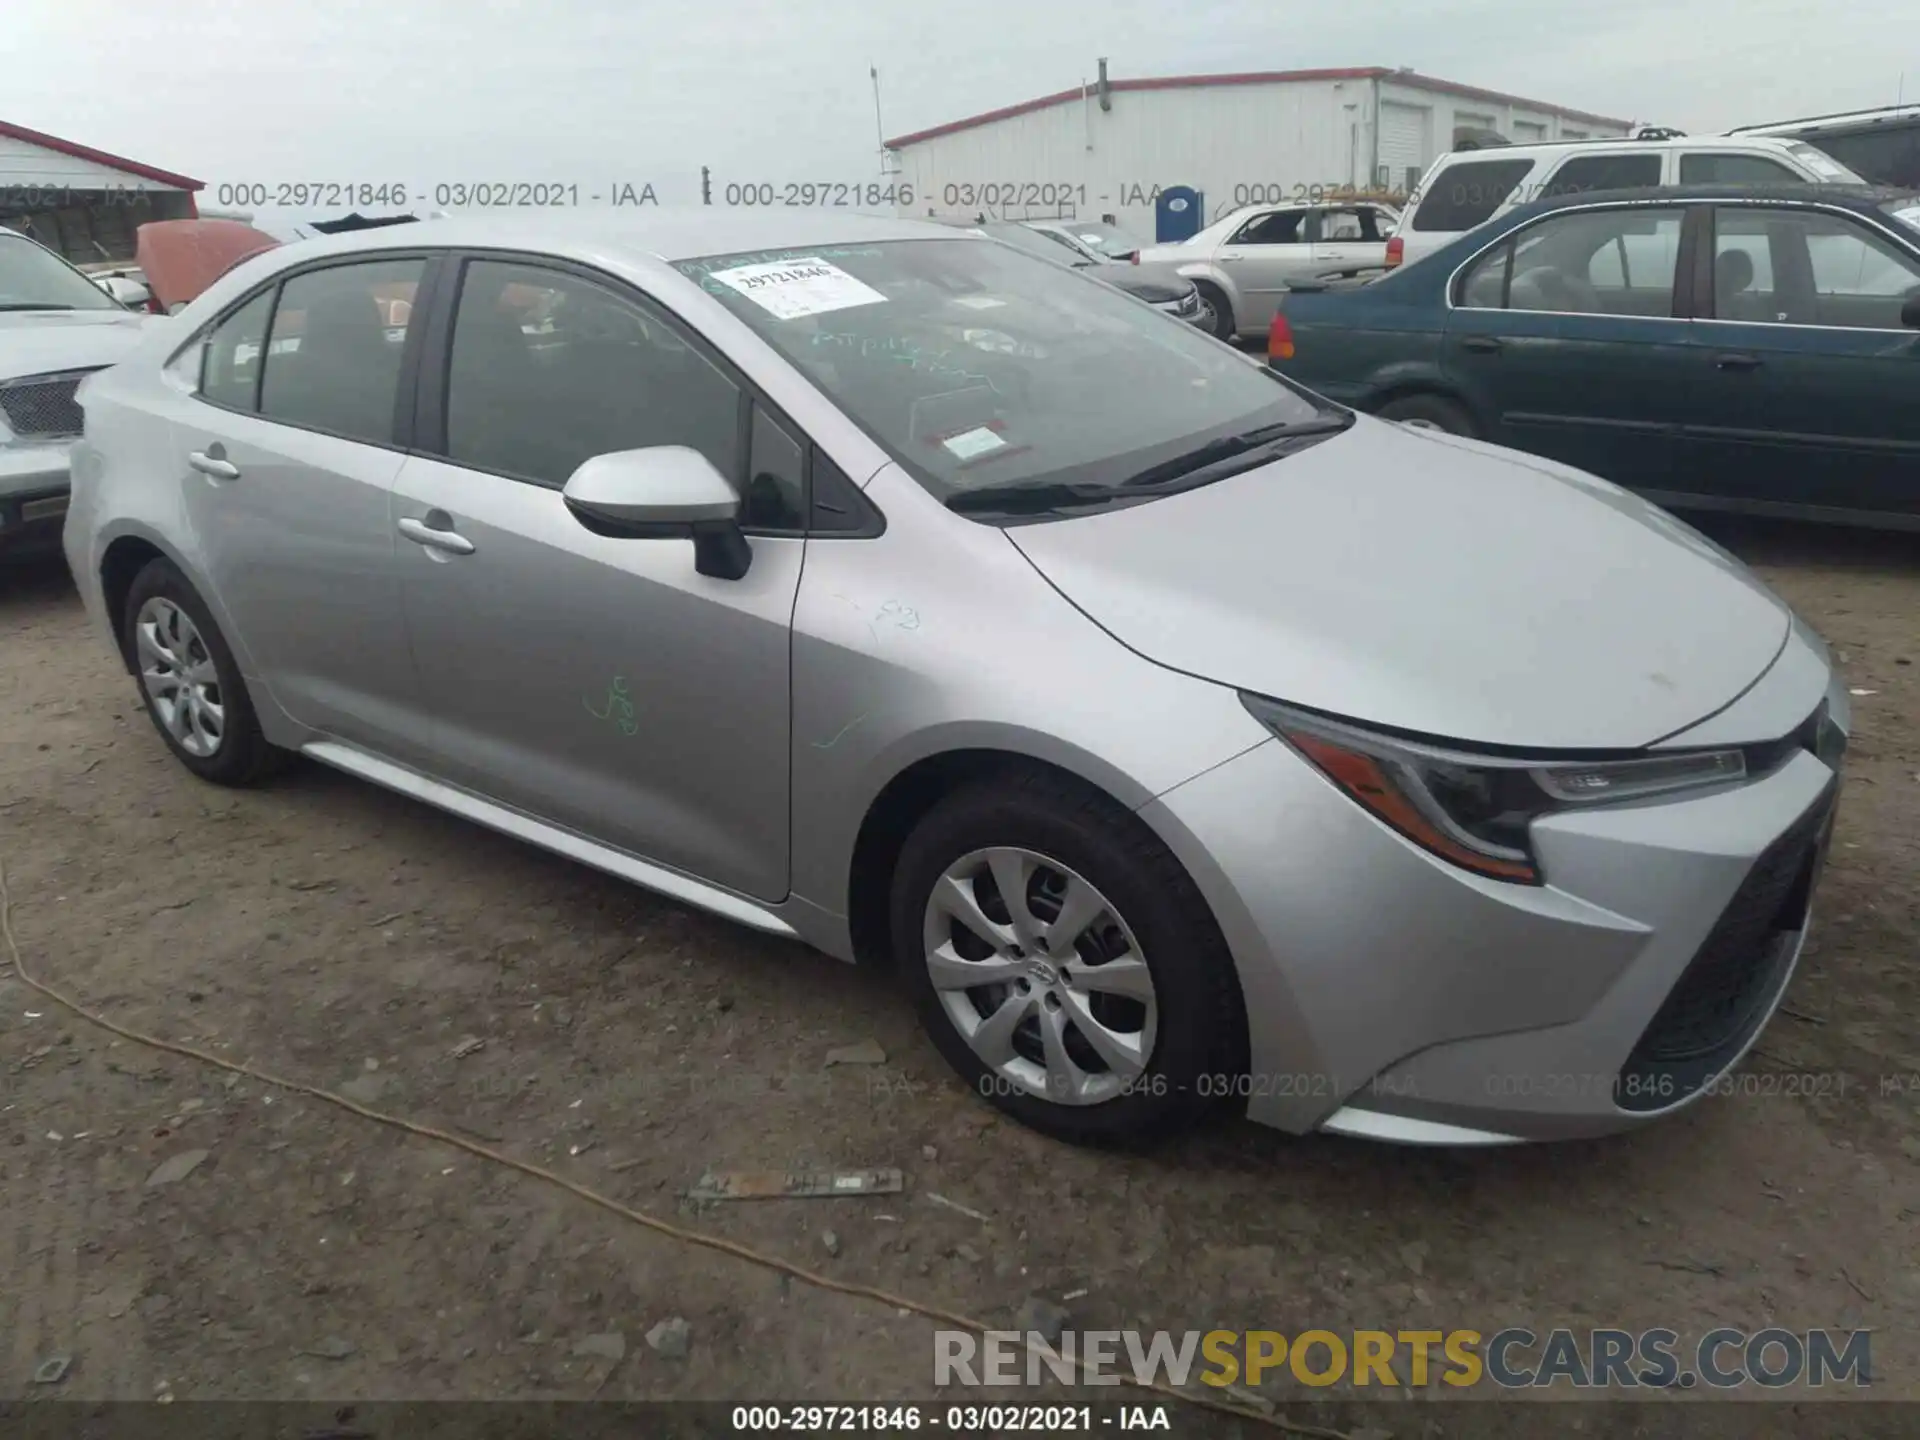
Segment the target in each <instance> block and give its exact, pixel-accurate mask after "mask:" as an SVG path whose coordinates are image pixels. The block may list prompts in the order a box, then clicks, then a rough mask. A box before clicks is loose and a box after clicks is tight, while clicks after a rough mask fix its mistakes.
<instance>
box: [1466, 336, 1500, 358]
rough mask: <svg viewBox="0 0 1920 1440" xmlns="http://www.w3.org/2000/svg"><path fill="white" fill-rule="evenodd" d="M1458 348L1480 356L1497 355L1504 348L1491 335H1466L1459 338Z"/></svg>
mask: <svg viewBox="0 0 1920 1440" xmlns="http://www.w3.org/2000/svg"><path fill="white" fill-rule="evenodd" d="M1460 348H1461V349H1462V350H1473V351H1476V352H1478V353H1479V354H1482V355H1498V354H1499V353H1500V352H1501V351H1502V350H1503V349H1505V348H1506V347H1505V345H1503V344H1502V343H1501V341H1500V340H1498V339H1497V338H1495V337H1494V336H1492V335H1467V336H1463V337H1462V338H1461V341H1460Z"/></svg>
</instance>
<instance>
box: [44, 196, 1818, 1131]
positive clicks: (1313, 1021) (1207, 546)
mask: <svg viewBox="0 0 1920 1440" xmlns="http://www.w3.org/2000/svg"><path fill="white" fill-rule="evenodd" d="M81 402H82V404H83V405H84V407H85V412H86V433H85V437H84V439H83V441H82V443H81V444H80V445H79V447H78V448H77V450H76V452H75V461H74V497H73V505H72V509H71V511H70V514H69V516H68V520H67V523H66V531H65V538H66V548H67V555H68V558H69V560H70V562H71V565H72V568H73V572H74V574H75V575H76V576H77V577H78V579H79V583H80V587H81V590H82V593H83V594H84V596H85V600H86V604H87V607H88V609H89V611H90V612H91V615H92V617H93V619H94V620H95V621H96V622H97V623H98V625H99V627H100V630H101V632H102V633H103V634H104V635H105V636H106V637H108V639H109V640H110V642H111V644H112V645H113V646H114V649H115V653H116V654H117V655H118V656H119V657H120V659H121V660H122V661H123V662H124V664H125V665H126V667H127V669H128V671H129V672H130V674H131V676H132V677H133V682H134V683H135V684H136V685H137V686H138V687H139V691H140V694H141V696H142V698H143V700H144V702H145V704H146V707H147V709H148V711H149V713H150V714H151V716H152V719H153V722H154V725H155V727H156V730H157V732H158V734H159V737H160V739H161V740H162V741H164V743H165V744H166V746H167V747H168V748H169V749H170V750H171V751H172V753H173V754H174V756H175V757H176V758H177V759H178V760H179V762H180V763H181V764H182V765H183V766H185V767H186V768H187V769H188V770H190V771H191V772H192V773H193V774H194V775H196V776H199V777H201V778H202V779H204V780H207V781H211V782H214V783H219V784H230V785H231V784H248V783H253V782H256V781H260V780H262V779H263V778H265V777H266V776H268V775H270V774H271V773H272V772H273V771H274V770H275V769H276V768H278V767H279V766H281V765H282V764H284V763H286V762H287V761H288V760H289V759H291V758H292V757H294V756H305V757H307V758H308V759H311V760H316V761H320V762H322V763H324V764H327V765H331V766H336V767H338V768H340V769H341V770H344V771H347V772H349V773H351V774H354V775H357V776H361V777H363V778H365V779H367V780H369V781H372V782H374V783H376V784H380V785H384V786H388V787H391V788H393V789H395V790H398V791H401V792H402V793H404V794H407V795H410V796H413V797H416V798H418V799H420V800H423V801H425V802H427V803H429V804H432V805H437V806H440V807H443V808H444V809H446V810H449V811H452V812H454V813H456V814H459V815H462V816H466V817H468V818H470V819H472V820H475V821H477V822H479V823H481V824H485V825H490V826H493V827H495V828H497V829H499V830H502V831H505V832H508V833H510V834H512V835H516V836H519V837H522V838H524V839H526V840H528V841H530V842H532V843H534V844H538V845H543V846H546V847H548V848H549V849H552V850H555V851H558V852H559V853H561V854H563V855H567V856H571V857H573V858H575V859H577V860H580V861H582V862H584V863H586V864H590V865H595V866H598V867H600V868H602V869H604V870H607V871H610V872H612V873H613V874H615V875H619V876H623V877H625V878H627V879H628V880H631V881H633V882H634V883H636V884H639V885H643V886H647V887H651V888H652V889H654V890H657V891H659V892H662V893H664V894H666V895H668V896H672V897H674V898H676V899H678V900H680V901H683V902H685V903H687V904H690V905H694V906H700V907H704V908H705V909H708V910H711V911H714V912H716V913H718V914H721V915H724V916H727V917H730V918H732V919H734V920H736V921H738V922H740V923H742V924H744V925H749V926H753V927H755V928H757V929H759V930H762V931H766V932H770V933H772V934H775V935H779V936H786V937H791V938H793V939H795V940H798V941H803V942H805V943H807V944H810V945H812V946H815V947H818V948H819V949H821V950H824V951H826V952H828V953H829V954H832V955H834V956H838V957H840V958H842V959H846V960H855V959H859V960H866V961H870V962H872V963H875V964H879V965H882V966H885V967H888V968H890V969H893V970H896V971H897V972H898V973H899V974H900V975H901V977H902V979H903V981H904V983H905V985H906V987H907V989H908V990H909V991H910V992H911V994H912V996H913V997H914V999H915V1001H916V1003H917V1005H918V1007H919V1011H920V1014H921V1016H922V1018H923V1020H924V1022H925V1025H926V1028H927V1032H928V1034H929V1036H930V1037H931V1040H932V1043H933V1044H934V1045H935V1046H936V1047H937V1048H938V1049H939V1051H940V1052H941V1053H942V1054H943V1055H944V1056H945V1057H946V1059H947V1060H948V1061H949V1062H950V1063H951V1064H952V1066H953V1067H954V1068H955V1069H956V1070H957V1071H958V1072H959V1073H960V1074H961V1075H962V1076H963V1077H965V1079H966V1081H967V1083H968V1084H969V1085H971V1086H974V1087H975V1088H976V1089H977V1091H978V1092H979V1094H980V1095H981V1096H983V1097H984V1098H985V1099H987V1100H988V1101H990V1102H991V1103H993V1104H996V1105H999V1106H1001V1107H1003V1108H1004V1109H1006V1110H1007V1111H1009V1112H1011V1113H1012V1114H1014V1115H1016V1116H1018V1117H1019V1118H1020V1119H1021V1120H1023V1121H1026V1122H1028V1123H1030V1124H1032V1125H1034V1126H1037V1127H1039V1128H1041V1129H1043V1130H1046V1131H1048V1132H1050V1133H1053V1134H1056V1135H1060V1136H1063V1137H1068V1138H1073V1139H1088V1140H1094V1139H1113V1138H1131V1137H1140V1136H1147V1135H1152V1134H1156V1133H1164V1132H1167V1131H1169V1130H1173V1129H1177V1128H1179V1127H1181V1126H1184V1125H1187V1124H1190V1123H1191V1122H1193V1121H1194V1120H1195V1119H1196V1118H1198V1117H1199V1116H1200V1115H1201V1114H1202V1113H1203V1112H1206V1111H1209V1110H1213V1109H1215V1108H1218V1107H1234V1108H1238V1109H1241V1110H1244V1111H1245V1112H1246V1113H1248V1114H1250V1115H1251V1116H1252V1117H1253V1118H1254V1119H1256V1120H1258V1121H1261V1122H1265V1123H1268V1124H1271V1125H1276V1126H1280V1127H1282V1128H1285V1129H1287V1130H1292V1131H1308V1130H1313V1129H1323V1130H1329V1131H1335V1132H1340V1133H1346V1134H1354V1135H1367V1136H1375V1137H1381V1138H1389V1139H1397V1140H1403V1141H1418V1142H1428V1143H1494V1142H1502V1141H1509V1140H1515V1139H1529V1138H1534V1139H1538V1138H1552V1137H1559V1136H1570V1135H1585V1134H1597V1133H1601V1132H1606V1131H1612V1130H1618V1129H1622V1128H1625V1127H1628V1126H1632V1125H1635V1124H1639V1123H1642V1122H1644V1121H1647V1120H1649V1119H1651V1118H1653V1117H1655V1116H1658V1115H1661V1114H1665V1113H1668V1112H1670V1111H1672V1110H1675V1109H1677V1108H1679V1107H1681V1106H1684V1105H1686V1104H1688V1103H1689V1102H1691V1101H1693V1100H1696V1099H1698V1098H1699V1097H1700V1096H1701V1095H1703V1094H1705V1093H1707V1092H1709V1091H1710V1090H1711V1089H1712V1088H1713V1082H1714V1081H1715V1080H1716V1078H1717V1077H1718V1076H1719V1075H1721V1074H1722V1073H1723V1072H1724V1071H1725V1070H1726V1069H1727V1068H1728V1067H1729V1066H1731V1065H1732V1064H1734V1063H1735V1061H1736V1060H1738V1058H1739V1057H1740V1055H1741V1054H1742V1053H1743V1052H1744V1051H1745V1050H1746V1049H1747V1047H1748V1046H1749V1045H1751V1044H1752V1043H1753V1041H1754V1038H1755V1036H1756V1035H1758V1034H1759V1032H1760V1030H1761V1028H1762V1026H1763V1025H1764V1024H1765V1023H1766V1021H1767V1020H1768V1018H1769V1017H1770V1015H1771V1014H1772V1012H1773V1010H1774V1008H1775V1006H1776V1004H1777V1003H1778V1001H1779V999H1780V996H1781V994H1782V991H1783V990H1784V988H1785V987H1786V985H1787V982H1788V979H1789V977H1790V975H1791V974H1792V971H1793V968H1794V964H1795V961H1796V957H1797V956H1798V954H1799V950H1800V946H1801V941H1802V938H1803V936H1804V935H1805V933H1806V926H1807V919H1808V913H1809V906H1810V903H1811V896H1812V892H1813V887H1814V882H1815V879H1816V877H1817V875H1818V873H1819V871H1820V868H1821V863H1822V860H1823V857H1824V854H1825V851H1826V846H1827V837H1828V834H1829V830H1830V825H1831V820H1832V814H1833V803H1834V794H1835V789H1836V785H1837V775H1836V771H1837V767H1838V764H1839V757H1840V752H1841V748H1842V746H1843V745H1844V742H1845V738H1846V730H1847V725H1848V717H1847V702H1846V692H1845V691H1844V690H1843V689H1840V688H1838V687H1837V686H1836V684H1835V681H1834V675H1833V669H1832V666H1831V665H1830V663H1829V660H1828V657H1827V652H1826V650H1825V648H1824V646H1823V645H1822V644H1821V642H1820V641H1819V639H1818V638H1816V637H1815V636H1814V635H1813V634H1812V633H1811V632H1810V631H1808V630H1807V629H1806V628H1805V626H1803V625H1802V624H1801V623H1800V622H1798V621H1797V620H1796V619H1795V617H1794V616H1793V615H1792V614H1791V613H1790V612H1789V611H1788V609H1787V608H1786V606H1785V605H1783V604H1782V603H1781V602H1780V601H1779V600H1778V599H1776V598H1775V597H1774V596H1773V595H1772V594H1771V593H1769V592H1768V591H1767V590H1766V589H1765V588H1764V587H1763V586H1762V585H1761V584H1760V583H1759V582H1758V581H1757V580H1755V579H1754V578H1753V577H1752V576H1751V575H1749V574H1748V573H1746V572H1745V571H1744V570H1743V569H1741V567H1740V566H1739V565H1738V564H1736V563H1735V562H1734V561H1732V560H1731V559H1729V558H1728V557H1727V556H1726V555H1724V554H1722V553H1720V552H1719V551H1717V550H1716V549H1714V548H1713V547H1712V546H1711V545H1709V544H1708V543H1706V542H1705V541H1703V540H1701V539H1700V538H1699V537H1698V536H1697V535H1695V534H1694V533H1693V532H1692V531H1690V530H1688V529H1687V528H1685V527H1684V526H1682V525H1680V524H1679V523H1678V522H1676V521H1674V520H1672V519H1671V518H1669V517H1668V516H1667V515H1665V514H1664V513H1663V512H1661V511H1659V510H1657V509H1654V508H1652V507H1651V506H1649V505H1647V504H1645V503H1643V502H1641V501H1639V500H1636V499H1634V498H1633V497H1631V496H1629V495H1628V494H1626V493H1625V492H1623V491H1621V490H1619V489H1616V488H1615V487H1613V486H1610V485H1607V484H1604V483H1602V482H1600V481H1597V480H1594V479H1592V478H1590V477H1588V476H1585V475H1582V474H1580V473H1578V472H1575V471H1571V470H1567V469H1564V468H1561V467H1557V466H1554V465H1551V464H1548V463H1546V462H1542V461H1537V460H1533V459H1530V458H1528V457H1525V456H1521V455H1517V454H1514V453H1511V452H1507V451H1503V450H1498V449H1495V448H1492V447H1490V446H1486V445H1480V444H1476V443H1474V442H1471V441H1466V440H1460V439H1455V438H1453V437H1449V436H1444V435H1438V434H1432V433H1421V432H1416V431H1412V430H1408V429H1405V428H1403V427H1400V426H1395V425H1389V424H1384V423H1380V422H1377V421H1374V420H1371V419H1368V418H1365V417H1360V416H1356V415H1354V414H1353V413H1352V412H1350V411H1347V410H1345V409H1342V408H1341V407H1339V406H1336V405H1334V404H1331V403H1329V402H1327V401H1325V400H1322V399H1320V398H1318V397H1316V396H1315V395H1313V394H1311V393H1308V392H1305V391H1303V390H1301V389H1299V388H1298V387H1296V386H1294V385H1293V384H1291V383H1290V382H1288V381H1287V380H1285V379H1284V378H1283V377H1280V376H1277V375H1275V374H1273V373H1272V372H1270V371H1268V370H1266V369H1264V368H1262V367H1261V366H1259V365H1258V364H1255V363H1252V362H1251V361H1250V360H1249V358H1248V357H1246V356H1243V355H1241V354H1239V353H1237V352H1235V351H1234V350H1232V349H1231V348H1230V347H1228V346H1224V345H1221V344H1219V343H1218V342H1217V341H1216V340H1214V339H1213V338H1211V337H1209V336H1207V335H1204V334H1201V333H1198V332H1197V331H1195V330H1194V329H1192V328H1191V327H1189V326H1187V325H1184V324H1181V323H1179V322H1178V321H1176V320H1173V319H1169V318H1167V317H1164V316H1161V315H1157V314H1155V313H1154V312H1153V311H1151V310H1150V309H1148V308H1147V307H1145V306H1142V305H1139V304H1136V303H1135V302H1134V301H1133V300H1131V299H1129V298H1127V297H1126V296H1124V295H1121V294H1118V293H1116V292H1115V291H1114V290H1112V289H1110V288H1109V287H1107V286H1105V285H1102V284H1098V283H1095V282H1092V281H1090V280H1087V279H1085V278H1082V277H1075V276H1070V275H1063V274H1062V273H1061V272H1060V270H1059V268H1058V267H1057V266H1054V265H1051V264H1048V263H1046V262H1044V261H1042V260H1040V259H1037V258H1034V257H1032V256H1028V255H1025V254H1022V253H1020V252H1017V251H1015V250H1012V249H1010V248H1008V247H1007V246H1004V245H999V244H995V243H992V242H990V241H987V240H984V239H981V238H979V237H975V236H969V235H964V234H956V233H955V232H954V231H953V230H951V229H949V228H944V227H939V226H930V225H924V224H918V223H914V222H910V221H897V220H882V219H863V218H857V217H848V216H835V215H816V214H778V215H774V214H761V215H756V214H753V213H750V212H734V213H718V214H716V213H715V212H713V211H700V212H696V213H694V214H691V215H679V216H676V215H673V214H671V213H652V214H648V215H647V216H646V217H645V218H639V217H625V216H620V215H618V214H608V215H603V216H599V217H594V216H588V215H578V216H573V217H569V218H567V219H564V220H555V219H552V218H549V217H546V216H538V217H530V218H523V219H516V220H501V219H477V218H476V219H450V220H445V221H436V222H434V223H432V224H430V225H417V226H396V227H392V228H389V229H382V230H374V231H366V232H360V233H356V234H352V235H348V236H341V237H336V238H331V239H323V240H318V241H312V242H308V243H305V244H302V245H299V246H290V247H286V248H285V249H283V250H279V251H274V252H270V253H268V254H264V255H260V256H256V257H254V258H253V259H250V260H248V261H246V262H245V263H243V264H242V265H240V266H239V267H238V268H236V269H235V270H234V271H232V272H231V273H229V274H228V275H227V276H226V277H224V278H223V279H222V280H220V281H219V282H218V283H217V284H215V285H214V286H213V287H212V288H211V289H210V290H209V291H207V292H206V293H205V294H204V295H202V296H201V297H200V298H199V299H198V300H196V301H194V302H193V303H192V304H191V305H190V306H189V307H188V308H187V309H186V310H185V311H184V312H182V314H181V315H180V316H178V317H176V318H175V319H174V320H173V321H172V322H170V323H169V325H167V326H165V327H156V328H155V329H154V330H153V331H152V333H150V334H149V335H148V336H147V337H146V338H145V339H144V341H143V342H142V344H141V345H140V346H139V347H138V348H137V349H136V350H135V351H134V352H133V354H132V355H131V357H130V358H129V359H127V360H126V361H125V362H124V363H122V364H119V365H117V366H115V367H114V368H112V369H111V370H107V371H104V372H102V373H100V374H98V375H96V376H94V377H93V378H91V379H90V380H89V381H88V382H87V383H86V385H85V386H84V387H83V390H82V393H81ZM1731 1118H1732V1117H1729V1119H1731Z"/></svg>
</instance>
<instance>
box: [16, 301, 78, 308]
mask: <svg viewBox="0 0 1920 1440" xmlns="http://www.w3.org/2000/svg"><path fill="white" fill-rule="evenodd" d="M73 308H74V307H73V306H71V305H41V304H38V303H36V302H34V301H31V300H0V310H71V309H73Z"/></svg>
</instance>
